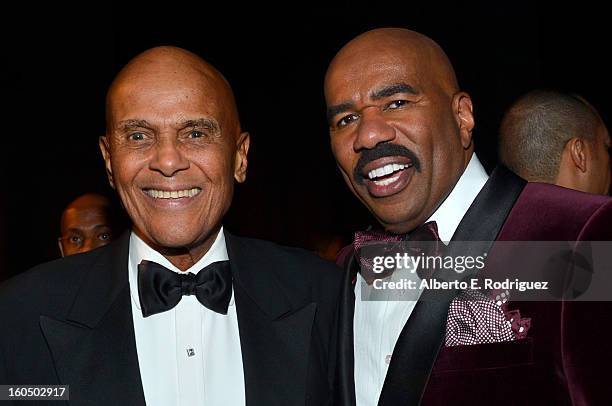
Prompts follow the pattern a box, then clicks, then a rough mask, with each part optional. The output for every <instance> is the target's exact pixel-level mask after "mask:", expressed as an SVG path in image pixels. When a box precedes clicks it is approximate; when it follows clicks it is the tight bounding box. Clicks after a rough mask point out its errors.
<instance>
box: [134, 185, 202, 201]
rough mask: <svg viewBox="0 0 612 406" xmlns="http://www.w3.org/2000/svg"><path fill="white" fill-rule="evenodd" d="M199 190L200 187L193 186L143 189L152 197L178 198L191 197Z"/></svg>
mask: <svg viewBox="0 0 612 406" xmlns="http://www.w3.org/2000/svg"><path fill="white" fill-rule="evenodd" d="M200 191H201V189H200V188H197V187H195V188H193V189H185V190H172V191H168V190H155V189H148V190H146V191H145V193H146V194H148V195H149V196H151V197H152V198H154V199H179V198H181V197H193V196H195V195H197V194H198V193H200Z"/></svg>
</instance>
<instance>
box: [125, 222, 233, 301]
mask: <svg viewBox="0 0 612 406" xmlns="http://www.w3.org/2000/svg"><path fill="white" fill-rule="evenodd" d="M145 259H146V260H147V261H153V262H156V263H158V264H160V265H162V266H165V267H166V268H168V269H169V270H171V271H173V272H176V273H183V272H181V271H180V270H179V269H178V268H177V267H176V266H174V265H172V263H171V262H170V261H168V259H167V258H166V257H164V256H163V255H162V254H160V253H159V252H157V251H155V250H154V249H153V248H151V247H150V246H149V245H148V244H147V243H145V242H144V241H143V240H142V239H141V238H140V237H138V236H137V235H136V233H135V232H133V231H132V233H131V235H130V253H129V258H128V275H129V283H130V292H131V295H132V300H133V301H134V303H135V304H136V306H137V307H138V309H139V310H140V300H139V298H138V264H140V262H141V261H142V260H145ZM228 259H229V257H228V255H227V246H226V245H225V234H224V233H223V226H222V227H221V229H220V230H219V232H218V233H217V237H216V238H215V241H214V242H213V244H212V245H211V247H210V248H209V250H208V252H206V254H204V256H203V257H202V258H200V260H199V261H198V262H196V263H195V264H194V265H193V266H191V267H190V268H189V269H187V270H186V271H185V272H191V273H194V274H197V273H198V272H200V270H202V269H203V268H204V267H206V266H207V265H209V264H212V263H213V262H217V261H226V260H228ZM232 296H233V292H232ZM232 300H233V297H232Z"/></svg>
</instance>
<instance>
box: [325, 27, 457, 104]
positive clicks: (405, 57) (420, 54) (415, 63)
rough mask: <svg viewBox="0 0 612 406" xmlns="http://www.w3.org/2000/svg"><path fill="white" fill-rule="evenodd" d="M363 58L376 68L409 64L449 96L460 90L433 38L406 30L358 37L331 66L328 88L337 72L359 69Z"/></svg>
mask: <svg viewBox="0 0 612 406" xmlns="http://www.w3.org/2000/svg"><path fill="white" fill-rule="evenodd" d="M364 56H366V57H367V59H368V60H369V61H370V63H372V64H373V65H374V66H375V65H377V64H379V63H384V61H387V62H390V63H395V64H402V65H406V63H407V62H408V63H409V64H410V65H411V67H412V68H413V71H414V74H416V75H419V76H431V78H432V80H434V81H435V83H436V85H437V86H440V87H442V88H443V89H444V90H445V91H446V92H447V93H448V94H451V95H452V94H453V93H455V92H457V91H458V90H459V86H458V83H457V77H456V75H455V71H454V69H453V67H452V65H451V63H450V61H449V59H448V57H447V56H446V53H445V52H444V51H443V50H442V48H441V47H440V46H439V45H438V44H437V43H436V42H435V41H433V40H432V39H431V38H429V37H427V36H425V35H423V34H420V33H418V32H415V31H411V30H408V29H405V28H378V29H375V30H371V31H368V32H365V33H363V34H361V35H359V36H357V37H355V38H354V39H353V40H351V41H350V42H349V43H347V44H346V45H345V46H344V47H343V48H342V49H341V50H340V51H339V52H338V53H337V54H336V56H335V57H334V59H333V60H332V62H331V63H330V65H329V68H328V70H327V75H326V85H327V84H328V83H329V82H330V80H331V78H332V76H334V75H335V74H336V73H337V72H338V71H345V70H347V69H349V70H351V69H352V70H356V69H357V66H358V65H357V64H356V63H355V62H357V61H358V60H360V59H361V60H363V59H364ZM355 73H356V72H355Z"/></svg>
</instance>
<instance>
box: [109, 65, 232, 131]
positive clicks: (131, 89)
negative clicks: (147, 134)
mask: <svg viewBox="0 0 612 406" xmlns="http://www.w3.org/2000/svg"><path fill="white" fill-rule="evenodd" d="M148 115H155V116H157V117H159V118H164V119H168V120H182V119H184V118H194V117H183V115H184V116H189V115H205V116H207V118H212V119H215V120H216V121H218V122H219V123H221V122H224V121H226V120H228V119H229V120H233V121H236V120H237V113H236V106H235V102H234V100H233V95H232V92H231V89H230V87H229V85H228V84H227V82H226V81H225V79H224V78H223V77H221V76H220V75H218V74H216V73H215V72H213V71H209V70H204V69H190V70H189V69H175V70H173V69H164V70H159V71H156V70H154V69H149V70H147V69H141V70H133V71H131V72H129V74H128V75H124V76H123V77H121V78H120V79H119V80H118V81H116V82H115V83H113V85H112V87H111V89H110V90H109V93H108V96H107V120H108V124H114V123H117V122H120V121H122V120H125V119H131V118H147V117H146V116H148ZM132 116H134V117H132Z"/></svg>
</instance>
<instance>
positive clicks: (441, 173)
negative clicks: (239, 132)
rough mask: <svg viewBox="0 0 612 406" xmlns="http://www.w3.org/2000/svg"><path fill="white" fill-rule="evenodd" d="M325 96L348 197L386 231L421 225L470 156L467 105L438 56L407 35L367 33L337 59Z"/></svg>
mask: <svg viewBox="0 0 612 406" xmlns="http://www.w3.org/2000/svg"><path fill="white" fill-rule="evenodd" d="M325 96H326V101H327V107H328V120H329V125H330V137H331V146H332V151H333V153H334V156H335V158H336V161H337V163H338V167H339V168H340V171H341V172H342V175H343V177H344V179H345V181H346V183H347V184H348V186H349V187H350V188H351V190H352V191H353V193H354V194H355V195H356V196H357V197H358V198H359V199H360V200H361V201H362V202H363V203H364V204H365V205H366V206H367V207H368V208H369V209H370V211H371V212H372V213H373V214H374V215H375V216H376V218H377V219H378V221H379V222H380V223H381V224H382V225H383V226H384V227H385V228H386V229H387V230H389V231H391V232H395V233H404V232H408V231H410V230H412V229H414V228H415V227H417V226H419V225H420V224H422V223H423V222H424V221H425V220H426V219H427V218H428V217H429V216H430V215H431V214H433V212H434V211H435V209H436V208H437V207H438V206H439V205H440V204H441V203H442V201H443V200H444V199H445V198H446V196H447V195H448V193H450V191H451V190H452V188H453V186H454V185H455V183H456V182H457V180H458V179H459V177H460V176H461V174H462V173H463V170H464V169H465V167H466V166H467V163H468V162H469V159H470V157H471V154H472V151H473V147H472V142H471V131H472V128H473V125H474V122H473V116H472V105H471V101H470V98H469V96H468V95H467V94H465V93H463V92H459V91H458V89H457V85H456V80H455V78H454V73H453V71H452V68H451V67H450V64H449V63H448V60H447V59H446V57H445V55H444V54H443V53H442V51H441V50H440V49H439V48H438V47H437V46H436V45H435V44H434V43H433V42H432V41H431V40H429V39H428V38H426V37H423V36H421V35H420V34H417V33H414V32H411V31H407V30H397V29H384V30H375V31H371V32H368V33H366V34H363V35H362V36H360V37H358V38H356V39H355V40H353V41H351V42H350V43H349V44H348V45H347V46H346V47H345V48H343V49H342V50H341V51H340V52H339V53H338V55H336V57H335V58H334V60H333V61H332V63H331V65H330V67H329V70H328V72H327V76H326V80H325Z"/></svg>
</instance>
